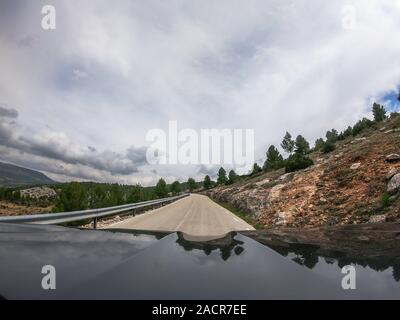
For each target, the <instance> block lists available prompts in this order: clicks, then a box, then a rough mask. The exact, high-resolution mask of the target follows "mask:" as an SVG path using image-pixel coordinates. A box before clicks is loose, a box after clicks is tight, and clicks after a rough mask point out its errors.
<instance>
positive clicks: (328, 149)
mask: <svg viewBox="0 0 400 320" xmlns="http://www.w3.org/2000/svg"><path fill="white" fill-rule="evenodd" d="M335 149H336V146H335V144H334V143H333V142H331V141H327V142H325V143H324V145H323V146H322V148H321V151H322V152H323V153H329V152H332V151H333V150H335Z"/></svg>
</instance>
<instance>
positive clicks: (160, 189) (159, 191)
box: [154, 178, 168, 198]
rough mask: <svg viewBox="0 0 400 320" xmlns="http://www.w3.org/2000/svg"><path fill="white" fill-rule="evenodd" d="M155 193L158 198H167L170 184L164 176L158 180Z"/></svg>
mask: <svg viewBox="0 0 400 320" xmlns="http://www.w3.org/2000/svg"><path fill="white" fill-rule="evenodd" d="M154 194H155V195H156V197H157V198H165V197H166V196H167V195H168V186H167V183H166V182H165V180H164V179H163V178H161V179H160V180H158V182H157V185H156V187H155V188H154Z"/></svg>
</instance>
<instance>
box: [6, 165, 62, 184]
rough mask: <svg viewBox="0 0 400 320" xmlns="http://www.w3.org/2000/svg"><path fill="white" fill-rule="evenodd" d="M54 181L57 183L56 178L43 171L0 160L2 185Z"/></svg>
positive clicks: (50, 182)
mask: <svg viewBox="0 0 400 320" xmlns="http://www.w3.org/2000/svg"><path fill="white" fill-rule="evenodd" d="M53 183H55V181H54V180H52V179H50V178H49V177H47V176H46V175H44V174H43V173H41V172H38V171H34V170H30V169H27V168H23V167H18V166H15V165H12V164H8V163H4V162H0V186H4V187H14V186H22V185H39V184H53Z"/></svg>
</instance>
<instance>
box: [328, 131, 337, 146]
mask: <svg viewBox="0 0 400 320" xmlns="http://www.w3.org/2000/svg"><path fill="white" fill-rule="evenodd" d="M325 136H326V141H327V142H332V143H335V142H336V141H337V140H338V132H337V131H336V130H335V129H332V130H331V131H328V132H327V133H326V135H325Z"/></svg>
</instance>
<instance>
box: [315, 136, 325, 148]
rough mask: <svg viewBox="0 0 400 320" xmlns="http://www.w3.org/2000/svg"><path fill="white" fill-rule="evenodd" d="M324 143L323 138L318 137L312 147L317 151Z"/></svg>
mask: <svg viewBox="0 0 400 320" xmlns="http://www.w3.org/2000/svg"><path fill="white" fill-rule="evenodd" d="M324 144H325V141H324V139H322V138H318V139H317V140H315V147H314V149H315V150H316V151H319V150H321V149H322V147H323V146H324Z"/></svg>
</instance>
